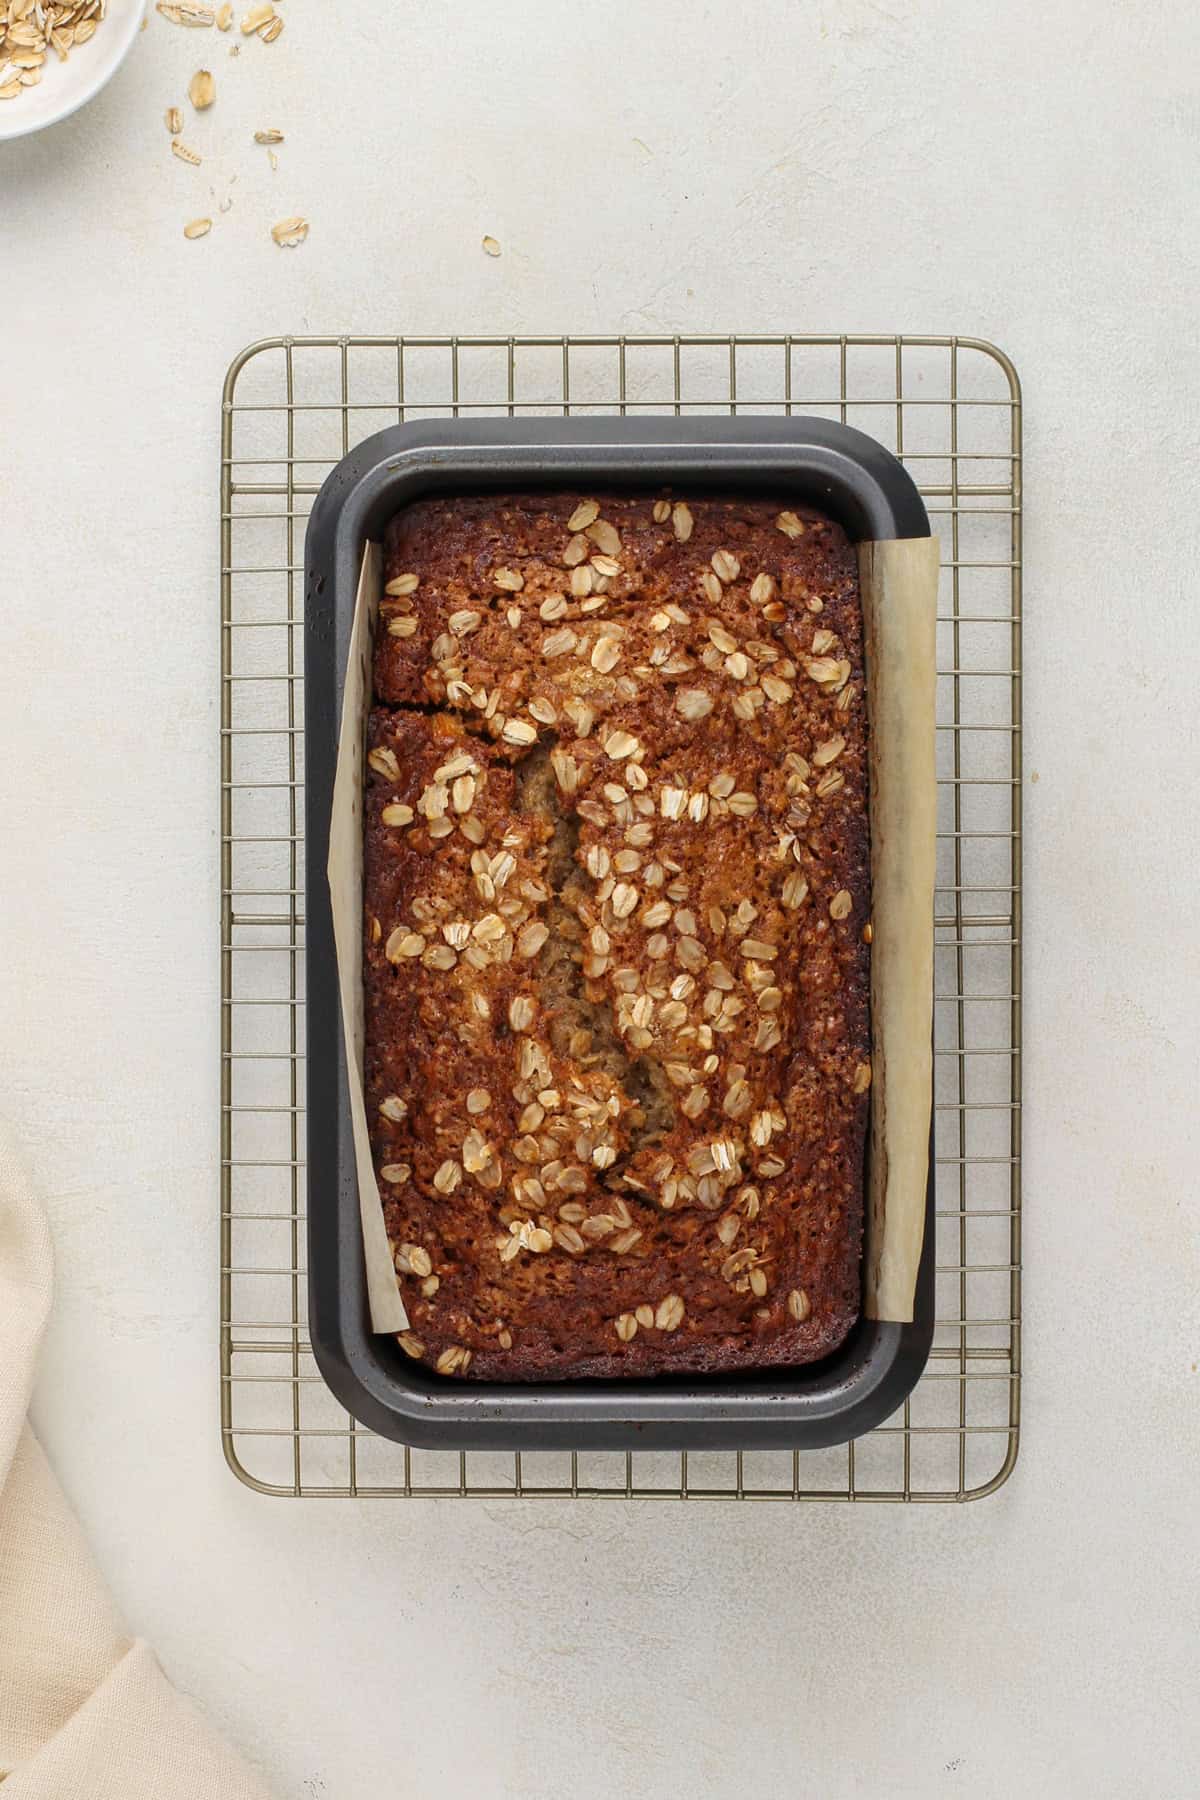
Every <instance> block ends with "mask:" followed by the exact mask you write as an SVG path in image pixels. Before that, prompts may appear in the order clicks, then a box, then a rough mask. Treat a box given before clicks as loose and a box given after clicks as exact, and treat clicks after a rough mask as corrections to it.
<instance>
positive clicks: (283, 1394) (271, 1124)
mask: <svg viewBox="0 0 1200 1800" xmlns="http://www.w3.org/2000/svg"><path fill="white" fill-rule="evenodd" d="M640 412H666V413H730V412H738V413H760V414H783V413H791V412H796V413H809V414H814V413H815V414H819V415H823V416H825V417H827V418H837V419H842V420H845V421H848V422H849V423H851V424H853V425H857V426H859V427H860V428H861V429H862V430H864V431H868V432H870V433H871V434H872V435H873V436H875V437H876V438H878V439H880V441H881V442H883V443H884V444H886V445H888V447H889V448H890V449H892V450H894V451H896V453H897V454H898V455H899V456H900V457H902V459H903V460H904V462H905V463H906V464H907V466H908V468H909V470H910V471H911V473H912V474H913V476H914V477H915V479H916V481H917V482H918V484H919V486H920V489H921V492H922V495H923V496H924V500H925V504H926V506H927V508H928V510H929V513H930V517H931V520H932V524H933V529H934V530H935V531H936V532H938V533H939V534H940V537H941V541H942V552H943V557H942V576H941V587H940V596H939V605H938V615H939V623H938V672H939V674H938V773H939V796H938V798H939V815H938V830H939V837H938V891H937V899H936V953H935V987H936V1006H935V1050H936V1055H935V1104H936V1106H937V1113H938V1119H937V1221H936V1232H937V1242H936V1252H937V1328H936V1335H935V1338H934V1345H933V1352H932V1355H931V1357H930V1360H929V1366H928V1369H927V1370H926V1373H925V1374H924V1375H923V1376H922V1378H921V1381H920V1382H919V1384H918V1385H917V1387H916V1389H915V1391H914V1392H913V1394H912V1396H911V1398H910V1399H909V1400H907V1401H906V1402H905V1404H904V1406H903V1407H902V1408H901V1409H900V1411H898V1412H897V1413H896V1414H895V1415H894V1416H893V1417H892V1418H891V1419H889V1420H887V1421H886V1422H885V1423H884V1424H883V1425H882V1426H880V1427H879V1428H878V1429H877V1430H876V1431H873V1432H871V1433H870V1434H869V1435H868V1436H866V1437H863V1438H860V1439H858V1441H857V1442H856V1443H853V1444H850V1445H846V1446H842V1447H840V1448H838V1449H834V1450H825V1451H805V1452H796V1453H792V1452H782V1453H780V1452H768V1451H762V1452H759V1451H745V1452H734V1451H706V1452H703V1453H698V1452H692V1453H691V1454H680V1453H678V1452H676V1453H671V1454H666V1453H662V1452H656V1453H650V1452H639V1451H635V1452H632V1453H628V1454H626V1453H612V1452H591V1451H588V1452H578V1453H570V1452H563V1453H554V1452H545V1453H537V1454H528V1453H527V1454H525V1455H523V1456H513V1455H501V1454H499V1453H496V1452H475V1451H468V1452H466V1453H463V1454H459V1453H457V1452H444V1451H421V1450H410V1449H407V1448H405V1447H404V1446H402V1445H397V1444H392V1443H389V1442H387V1441H385V1440H384V1439H382V1438H379V1437H376V1436H375V1435H374V1434H373V1433H371V1432H369V1431H367V1430H365V1429H364V1428H362V1427H360V1426H358V1425H356V1424H355V1423H354V1421H353V1420H352V1419H351V1418H350V1417H349V1416H348V1415H347V1413H346V1412H345V1410H344V1409H343V1408H342V1407H340V1406H339V1405H338V1403H337V1402H336V1401H335V1400H334V1398H333V1396H332V1395H331V1394H330V1393H329V1391H328V1390H327V1389H326V1387H325V1385H324V1383H323V1382H322V1380H321V1377H320V1375H319V1374H318V1372H317V1368H316V1364H315V1363H314V1361H313V1357H312V1352H311V1350H310V1348H309V1343H308V1335H307V1323H306V1285H307V1278H306V1270H305V1171H304V1141H305V1140H304V1102H305V1070H304V1020H303V1007H304V916H303V903H302V902H303V892H304V836H303V781H304V728H303V713H304V708H303V693H302V682H303V679H304V676H303V667H302V658H303V591H304V560H303V558H304V528H305V522H306V520H307V517H308V512H309V508H310V506H311V504H312V500H313V496H314V495H315V494H316V492H317V490H318V488H319V487H320V485H321V482H322V481H323V480H324V478H325V476H326V475H327V474H328V473H329V471H330V469H331V468H332V467H333V465H334V464H335V463H336V462H337V461H338V460H339V459H340V458H341V457H342V456H344V455H345V453H346V452H347V451H348V450H349V449H350V448H351V446H352V445H353V444H355V443H357V442H358V441H359V440H360V439H362V438H363V437H366V436H368V435H369V434H370V433H371V432H374V431H378V430H380V429H381V428H382V427H383V426H384V425H387V424H389V423H391V422H392V421H394V420H404V419H416V418H429V417H446V416H454V415H471V414H473V415H492V416H494V415H497V414H518V413H575V414H580V415H586V414H589V413H590V414H602V413H640ZM1020 454H1021V418H1020V390H1019V387H1018V383H1017V377H1016V373H1015V371H1014V370H1013V367H1012V365H1011V363H1010V362H1009V361H1008V359H1007V358H1006V357H1005V356H1004V355H1003V354H1002V353H1001V352H1000V351H998V350H996V349H995V348H993V347H992V346H991V345H989V344H985V343H982V342H979V341H978V340H975V339H971V338H952V337H835V336H815V337H809V336H784V335H780V336H774V337H687V338H681V337H639V338H616V337H584V338H561V337H527V338H424V337H422V338H355V337H331V338H273V339H270V340H268V341H266V342H263V343H258V344H254V345H252V346H250V347H249V348H248V349H247V350H245V351H244V352H243V353H242V354H241V355H240V356H239V357H238V358H237V360H236V362H235V363H234V364H233V367H232V368H231V369H230V371H229V375H228V377H227V378H226V383H225V392H224V410H223V418H222V430H221V670H222V681H221V837H222V849H221V942H222V954H221V1018H222V1035H221V1340H220V1341H221V1433H222V1441H223V1445H224V1449H225V1454H226V1457H227V1458H228V1461H229V1463H230V1466H231V1467H232V1468H233V1470H234V1472H235V1473H236V1474H237V1475H238V1476H239V1477H240V1478H241V1479H242V1480H243V1481H245V1482H247V1483H248V1484H249V1485H250V1486H252V1487H255V1488H257V1489H259V1490H260V1491H261V1492H263V1493H270V1494H280V1495H284V1494H287V1495H305V1496H307V1495H313V1496H322V1495H323V1496H356V1495H361V1496H364V1497H368V1496H369V1497H377V1498H382V1497H392V1498H410V1497H435V1496H444V1497H449V1496H469V1495H475V1496H488V1497H491V1498H496V1497H500V1496H515V1497H520V1498H524V1497H531V1496H547V1495H551V1496H558V1497H561V1498H577V1497H585V1496H588V1497H590V1496H599V1495H605V1494H608V1495H616V1496H625V1497H629V1498H632V1497H639V1498H641V1497H645V1498H675V1499H699V1498H706V1499H714V1498H720V1499H726V1500H768V1499H775V1500H794V1501H798V1500H857V1501H863V1500H872V1501H884V1500H890V1501H962V1500H973V1499H977V1498H979V1497H980V1496H982V1495H984V1494H987V1493H990V1492H992V1491H993V1490H994V1489H995V1488H997V1487H999V1485H1000V1484H1001V1483H1002V1482H1003V1481H1004V1480H1005V1478H1006V1477H1007V1476H1008V1474H1009V1472H1010V1471H1011V1469H1012V1467H1013V1464H1014V1462H1015V1460H1016V1454H1017V1437H1018V1419H1019V1411H1018V1399H1019V1375H1020V1298H1021V1288H1020V1153H1021V1114H1020V1041H1021V1039H1020V1016H1021V1015H1020V1006H1021V1001H1020V993H1021V984H1020V916H1021V914H1020V898H1021V874H1020V867H1021V862H1020V859H1021V787H1020V782H1021V761H1020V731H1021V720H1020V705H1021V702H1020V598H1021V499H1020V494H1021V489H1020Z"/></svg>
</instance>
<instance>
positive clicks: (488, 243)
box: [483, 237, 500, 256]
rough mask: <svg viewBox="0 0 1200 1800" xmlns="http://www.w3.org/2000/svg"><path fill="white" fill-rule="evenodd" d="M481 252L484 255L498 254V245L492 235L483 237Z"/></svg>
mask: <svg viewBox="0 0 1200 1800" xmlns="http://www.w3.org/2000/svg"><path fill="white" fill-rule="evenodd" d="M483 253H484V255H485V256H499V254H500V245H499V244H498V243H497V241H496V239H495V238H494V237H485V238H484V239H483Z"/></svg>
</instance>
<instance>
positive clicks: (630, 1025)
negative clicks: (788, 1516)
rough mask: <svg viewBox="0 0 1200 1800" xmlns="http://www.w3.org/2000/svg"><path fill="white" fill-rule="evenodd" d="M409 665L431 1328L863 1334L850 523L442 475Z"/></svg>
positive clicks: (390, 1049) (372, 1040) (757, 1361)
mask: <svg viewBox="0 0 1200 1800" xmlns="http://www.w3.org/2000/svg"><path fill="white" fill-rule="evenodd" d="M374 683H375V690H374V691H375V703H374V709H373V711H372V713H371V717H370V726H369V743H368V765H369V777H368V782H369V786H368V792H367V796H366V827H365V830H366V840H365V865H364V904H365V913H366V921H365V930H366V951H365V989H366V993H365V999H366V1088H367V1096H366V1097H367V1113H368V1117H369V1119H370V1120H371V1129H372V1141H373V1147H374V1154H375V1163H376V1168H377V1170H378V1174H379V1182H380V1191H381V1193H382V1194H383V1196H384V1209H385V1216H386V1221H387V1228H388V1235H389V1238H390V1240H391V1243H392V1247H393V1250H394V1253H395V1260H396V1267H397V1269H398V1270H399V1272H400V1276H401V1287H402V1291H403V1295H404V1302H405V1306H406V1308H407V1310H408V1314H409V1318H410V1327H411V1328H410V1329H409V1330H408V1331H407V1332H405V1333H403V1334H402V1335H401V1338H400V1343H401V1345H402V1347H403V1348H404V1350H405V1351H406V1352H407V1353H408V1354H409V1355H410V1356H412V1357H415V1358H417V1359H419V1360H420V1361H422V1362H425V1363H427V1364H429V1365H430V1366H431V1367H433V1368H435V1369H437V1370H438V1371H440V1372H441V1373H442V1374H446V1375H458V1376H467V1377H468V1378H474V1377H482V1378H483V1379H490V1380H530V1379H535V1378H536V1379H541V1380H546V1379H558V1378H565V1377H578V1376H612V1375H633V1374H638V1375H650V1374H659V1373H669V1372H671V1371H684V1370H688V1371H704V1370H708V1371H718V1370H726V1369H750V1368H756V1367H765V1366H768V1365H772V1364H795V1363H802V1362H806V1361H810V1360H812V1359H813V1358H816V1357H820V1356H824V1355H826V1354H828V1353H829V1352H830V1351H832V1350H834V1349H836V1348H837V1346H838V1345H839V1344H840V1343H841V1341H842V1340H843V1338H844V1337H845V1335H846V1333H847V1331H848V1330H849V1328H850V1326H851V1324H852V1323H853V1322H854V1320H855V1318H856V1317H857V1314H858V1309H859V1281H860V1250H861V1229H862V1194H863V1151H864V1142H865V1132H866V1123H867V1112H868V1093H867V1089H868V1087H869V1084H870V1079H871V1066H870V1060H869V1036H868V973H869V968H868V959H869V954H870V953H869V949H868V943H869V939H870V929H869V924H868V912H869V852H868V831H867V765H866V729H867V726H866V717H865V704H864V693H863V670H862V629H861V616H860V609H859V600H858V583H857V570H856V562H855V555H854V551H853V548H852V546H851V545H850V543H849V542H848V540H847V538H846V536H845V533H844V532H843V531H842V529H841V528H840V527H839V526H838V525H836V524H834V523H832V522H831V521H830V520H828V519H826V518H823V517H821V516H820V514H818V513H817V512H814V511H812V510H811V509H809V508H806V507H803V506H790V505H789V506H783V507H781V506H780V505H779V504H770V503H766V502H760V501H753V500H722V499H708V498H703V497H689V498H688V499H686V500H684V499H679V498H667V497H659V498H655V497H653V496H650V497H646V496H638V497H632V496H629V495H623V496H618V495H602V494H595V495H590V496H581V495H571V494H563V493H554V492H547V493H542V494H536V493H535V494H524V495H514V496H503V497H500V496H495V495H491V496H480V497H474V498H466V499H432V500H426V501H422V502H419V503H418V504H416V505H413V506H411V507H409V508H407V509H406V510H405V511H404V512H403V513H401V514H400V515H399V516H398V517H397V518H395V519H394V520H393V521H392V523H391V525H390V527H389V528H388V531H387V536H386V543H385V591H384V596H383V599H382V603H381V610H380V620H379V628H378V632H377V637H376V649H375V669H374Z"/></svg>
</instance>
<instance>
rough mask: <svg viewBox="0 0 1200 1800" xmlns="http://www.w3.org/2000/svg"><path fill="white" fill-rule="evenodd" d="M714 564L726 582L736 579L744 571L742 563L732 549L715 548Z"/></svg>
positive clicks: (717, 572) (713, 554) (716, 570)
mask: <svg viewBox="0 0 1200 1800" xmlns="http://www.w3.org/2000/svg"><path fill="white" fill-rule="evenodd" d="M712 566H713V569H714V570H715V572H716V574H717V575H718V576H719V577H720V579H721V580H722V581H724V582H726V583H729V582H731V581H736V580H737V578H738V576H739V575H740V574H741V572H742V565H741V563H740V562H739V561H738V559H737V557H736V556H735V555H734V554H733V552H732V550H714V551H713V553H712Z"/></svg>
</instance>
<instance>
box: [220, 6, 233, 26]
mask: <svg viewBox="0 0 1200 1800" xmlns="http://www.w3.org/2000/svg"><path fill="white" fill-rule="evenodd" d="M232 24H233V4H232V0H225V5H224V6H219V7H218V8H217V30H218V31H228V30H229V27H230V26H231V25H232Z"/></svg>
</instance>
